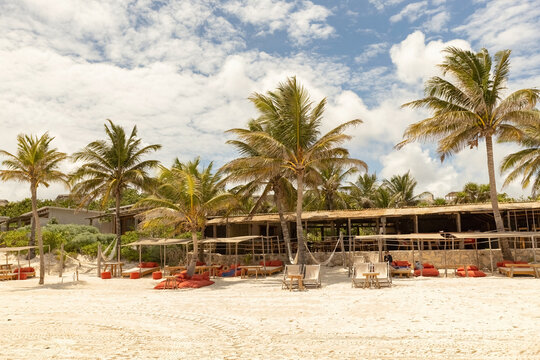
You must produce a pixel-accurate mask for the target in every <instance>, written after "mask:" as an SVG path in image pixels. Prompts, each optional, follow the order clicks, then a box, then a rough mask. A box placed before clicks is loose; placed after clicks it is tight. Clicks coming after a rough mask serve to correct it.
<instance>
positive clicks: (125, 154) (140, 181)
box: [70, 120, 161, 261]
mask: <svg viewBox="0 0 540 360" xmlns="http://www.w3.org/2000/svg"><path fill="white" fill-rule="evenodd" d="M107 121H108V124H107V123H106V124H105V133H106V134H107V140H96V141H93V142H91V143H90V144H88V145H87V146H86V147H85V148H84V149H83V150H81V151H79V152H76V153H75V154H73V156H72V158H73V160H74V161H82V162H83V164H82V165H81V166H80V167H79V168H78V169H77V170H76V171H75V172H74V173H73V174H71V175H70V177H71V182H72V183H73V184H74V185H73V194H74V195H75V196H76V197H77V198H78V199H80V203H81V206H83V205H85V204H88V203H90V202H92V201H93V200H95V199H99V200H100V201H101V204H102V207H105V205H106V204H107V203H108V201H109V199H110V198H113V199H114V201H115V221H116V224H115V225H116V237H117V248H118V261H120V255H121V247H120V246H121V234H122V229H121V226H120V203H121V200H122V194H123V192H124V191H125V190H126V189H129V188H135V189H142V190H144V189H147V188H149V187H150V185H152V184H153V179H152V178H151V176H150V174H149V171H150V170H151V169H153V168H155V167H156V166H158V164H159V162H158V161H157V160H143V158H144V157H145V156H147V155H148V154H150V153H151V152H154V151H156V150H158V149H160V148H161V145H157V144H154V145H148V146H142V140H141V139H140V138H138V137H137V126H134V127H133V129H132V130H131V134H130V135H129V136H127V134H126V132H125V130H124V128H122V127H121V126H119V125H115V124H114V123H113V122H112V121H111V120H107Z"/></svg>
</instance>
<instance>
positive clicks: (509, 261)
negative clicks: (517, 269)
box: [497, 260, 517, 267]
mask: <svg viewBox="0 0 540 360" xmlns="http://www.w3.org/2000/svg"><path fill="white" fill-rule="evenodd" d="M506 264H517V262H513V261H512V260H503V261H500V262H498V263H497V267H505V266H506Z"/></svg>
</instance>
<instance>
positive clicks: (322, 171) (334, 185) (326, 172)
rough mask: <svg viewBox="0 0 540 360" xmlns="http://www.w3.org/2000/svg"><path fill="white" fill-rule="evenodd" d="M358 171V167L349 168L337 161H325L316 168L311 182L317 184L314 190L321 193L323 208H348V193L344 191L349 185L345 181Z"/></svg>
mask: <svg viewBox="0 0 540 360" xmlns="http://www.w3.org/2000/svg"><path fill="white" fill-rule="evenodd" d="M357 171H358V169H357V168H356V167H349V168H348V169H347V168H345V166H343V164H337V163H323V164H322V165H321V166H318V167H317V168H315V169H314V171H313V175H312V176H311V182H312V183H314V185H315V189H314V192H315V193H317V194H318V195H319V198H320V200H321V205H322V208H324V209H325V210H335V209H346V208H347V200H348V199H347V194H346V193H345V192H344V191H343V190H345V189H347V187H346V186H344V185H343V182H344V181H345V179H346V178H347V177H348V176H350V175H351V174H354V173H356V172H357ZM307 177H309V175H308V176H307Z"/></svg>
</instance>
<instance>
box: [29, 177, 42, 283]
mask: <svg viewBox="0 0 540 360" xmlns="http://www.w3.org/2000/svg"><path fill="white" fill-rule="evenodd" d="M30 193H31V194H32V217H33V218H34V224H36V237H37V240H38V249H39V285H43V284H44V283H45V253H44V251H43V238H42V237H41V225H40V223H39V216H38V212H37V184H36V183H35V182H31V183H30Z"/></svg>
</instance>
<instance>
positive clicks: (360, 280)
mask: <svg viewBox="0 0 540 360" xmlns="http://www.w3.org/2000/svg"><path fill="white" fill-rule="evenodd" d="M369 265H370V264H369V263H355V264H354V268H353V274H352V277H351V280H352V283H351V286H352V287H364V284H365V282H366V277H365V276H364V275H363V274H364V273H368V272H369V270H370V269H369V268H370V266H369Z"/></svg>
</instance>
